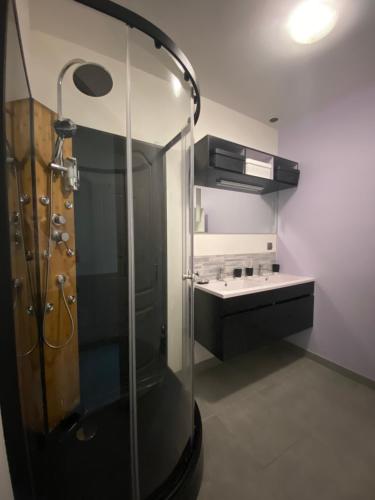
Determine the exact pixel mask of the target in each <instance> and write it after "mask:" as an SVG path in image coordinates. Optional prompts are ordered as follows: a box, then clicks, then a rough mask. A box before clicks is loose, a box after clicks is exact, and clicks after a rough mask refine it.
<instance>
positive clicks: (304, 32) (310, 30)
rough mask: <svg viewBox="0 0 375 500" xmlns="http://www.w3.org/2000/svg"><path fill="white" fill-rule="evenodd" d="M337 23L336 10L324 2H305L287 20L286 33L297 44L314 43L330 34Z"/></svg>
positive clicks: (308, 0)
mask: <svg viewBox="0 0 375 500" xmlns="http://www.w3.org/2000/svg"><path fill="white" fill-rule="evenodd" d="M336 21H337V12H336V9H335V8H334V7H333V6H332V5H331V4H330V3H329V2H328V1H326V0H305V1H304V2H302V3H300V4H299V5H297V7H296V8H295V9H294V10H293V11H292V13H291V14H290V16H289V20H288V31H289V34H290V36H291V37H292V38H293V40H294V41H295V42H297V43H303V44H308V43H314V42H317V41H318V40H321V39H322V38H324V37H325V36H327V35H328V33H330V32H331V31H332V30H333V28H334V27H335V24H336Z"/></svg>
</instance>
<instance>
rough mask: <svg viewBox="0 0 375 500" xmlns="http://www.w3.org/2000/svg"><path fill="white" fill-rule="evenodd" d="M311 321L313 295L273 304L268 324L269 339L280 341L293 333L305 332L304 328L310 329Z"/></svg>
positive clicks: (312, 318) (312, 316)
mask: <svg viewBox="0 0 375 500" xmlns="http://www.w3.org/2000/svg"><path fill="white" fill-rule="evenodd" d="M313 320H314V296H313V295H309V296H307V297H300V298H298V299H292V300H289V301H287V302H282V303H279V304H275V305H274V307H273V308H272V317H271V318H270V320H269V323H268V324H269V328H268V336H269V338H270V339H282V338H284V337H287V336H288V335H293V333H297V332H301V331H302V330H306V328H311V327H312V326H313Z"/></svg>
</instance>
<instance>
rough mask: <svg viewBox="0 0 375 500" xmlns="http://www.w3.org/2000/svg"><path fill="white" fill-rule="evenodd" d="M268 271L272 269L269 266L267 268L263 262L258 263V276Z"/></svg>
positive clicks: (270, 271)
mask: <svg viewBox="0 0 375 500" xmlns="http://www.w3.org/2000/svg"><path fill="white" fill-rule="evenodd" d="M266 272H268V273H272V270H271V268H270V267H269V268H268V269H267V268H266V266H265V265H264V264H259V266H258V274H259V276H264V274H265V273H266Z"/></svg>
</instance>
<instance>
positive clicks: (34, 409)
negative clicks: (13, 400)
mask: <svg viewBox="0 0 375 500" xmlns="http://www.w3.org/2000/svg"><path fill="white" fill-rule="evenodd" d="M30 119H31V102H30V100H28V99H22V100H19V101H12V102H10V103H8V104H7V105H6V139H7V142H8V149H9V151H8V152H7V156H9V158H13V161H9V162H7V166H6V168H7V178H8V207H9V215H10V218H9V224H10V236H11V272H12V280H13V309H14V328H15V336H16V339H15V340H16V353H17V369H18V381H19V389H20V391H19V392H20V402H21V411H22V418H23V422H24V425H25V428H26V429H28V430H29V431H33V432H37V433H40V432H43V430H44V411H43V392H42V369H41V357H40V344H39V336H38V325H37V318H36V310H37V302H38V297H37V286H36V266H35V264H36V262H35V258H36V255H37V252H36V250H35V226H34V212H33V203H32V193H33V186H32V151H31V135H30V124H31V121H30ZM25 195H26V196H25ZM20 198H22V199H24V200H26V202H25V203H22V201H21V200H20ZM26 255H27V258H26ZM15 283H18V284H19V286H14V285H15Z"/></svg>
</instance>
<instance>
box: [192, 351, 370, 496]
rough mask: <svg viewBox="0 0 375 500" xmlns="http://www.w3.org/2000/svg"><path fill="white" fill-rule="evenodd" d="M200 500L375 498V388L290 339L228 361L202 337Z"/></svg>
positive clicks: (197, 380) (198, 358)
mask: <svg viewBox="0 0 375 500" xmlns="http://www.w3.org/2000/svg"><path fill="white" fill-rule="evenodd" d="M195 391H196V397H197V401H198V404H199V407H200V410H201V413H202V418H203V432H204V455H205V465H204V478H203V484H202V488H201V492H200V495H199V500H245V499H246V500H252V499H254V500H374V499H375V391H374V390H373V389H371V388H369V387H366V386H364V385H362V384H360V383H358V382H355V381H353V380H351V379H349V378H347V377H345V376H344V375H341V374H339V373H337V372H335V371H333V370H331V369H329V368H327V367H325V366H322V365H321V364H319V363H318V362H316V361H313V360H311V359H309V358H307V357H304V356H301V355H300V354H298V353H296V352H295V351H293V350H291V349H290V348H288V347H287V346H286V345H285V344H284V343H280V344H276V345H273V346H271V347H267V348H264V349H261V350H257V351H254V352H252V353H249V354H246V355H244V356H241V357H239V358H236V359H234V360H231V361H229V362H225V363H222V362H220V361H218V360H217V359H215V358H212V357H210V355H209V354H208V353H207V351H205V350H204V349H203V348H201V346H199V345H197V356H196V376H195Z"/></svg>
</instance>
